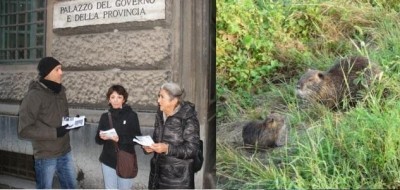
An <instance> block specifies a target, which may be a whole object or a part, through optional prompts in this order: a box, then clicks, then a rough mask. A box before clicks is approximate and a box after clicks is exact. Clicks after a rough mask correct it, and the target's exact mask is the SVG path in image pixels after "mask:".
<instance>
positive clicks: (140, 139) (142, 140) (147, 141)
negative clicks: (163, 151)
mask: <svg viewBox="0 0 400 190" xmlns="http://www.w3.org/2000/svg"><path fill="white" fill-rule="evenodd" d="M133 142H137V143H139V144H141V145H143V146H151V145H152V144H154V141H153V139H152V138H151V137H150V136H149V135H146V136H136V137H135V138H134V139H133Z"/></svg>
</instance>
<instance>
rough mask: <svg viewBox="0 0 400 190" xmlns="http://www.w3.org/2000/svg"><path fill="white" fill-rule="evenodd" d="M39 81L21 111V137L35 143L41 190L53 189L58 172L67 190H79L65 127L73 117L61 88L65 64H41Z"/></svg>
mask: <svg viewBox="0 0 400 190" xmlns="http://www.w3.org/2000/svg"><path fill="white" fill-rule="evenodd" d="M37 69H38V71H39V77H38V80H33V81H32V82H31V83H30V84H29V90H28V93H27V94H26V96H25V97H24V99H23V100H22V103H21V106H20V110H19V118H18V119H19V123H18V136H19V137H20V138H23V139H28V140H30V141H31V142H32V146H33V155H34V158H35V174H36V175H35V176H36V188H37V189H52V188H53V177H54V173H55V172H56V171H57V174H58V175H57V176H59V181H60V186H61V188H63V189H74V188H77V181H76V171H75V164H74V162H73V160H72V154H71V145H70V137H69V133H68V132H69V129H67V127H68V125H65V126H61V123H62V118H63V117H67V116H68V115H69V111H68V102H67V97H66V94H65V87H64V86H63V85H62V84H61V78H62V69H61V63H60V62H59V61H58V60H56V59H54V58H53V57H45V58H43V59H41V60H40V61H39V64H38V67H37Z"/></svg>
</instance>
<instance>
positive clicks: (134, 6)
mask: <svg viewBox="0 0 400 190" xmlns="http://www.w3.org/2000/svg"><path fill="white" fill-rule="evenodd" d="M160 19H165V0H75V1H64V2H59V3H56V4H54V10H53V28H68V27H77V26H87V25H98V24H110V23H124V22H133V21H153V20H160Z"/></svg>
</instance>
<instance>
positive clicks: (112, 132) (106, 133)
mask: <svg viewBox="0 0 400 190" xmlns="http://www.w3.org/2000/svg"><path fill="white" fill-rule="evenodd" d="M100 134H101V135H102V134H104V135H106V136H107V137H108V138H112V137H114V136H118V134H117V132H116V131H115V129H114V128H112V129H110V130H107V131H100Z"/></svg>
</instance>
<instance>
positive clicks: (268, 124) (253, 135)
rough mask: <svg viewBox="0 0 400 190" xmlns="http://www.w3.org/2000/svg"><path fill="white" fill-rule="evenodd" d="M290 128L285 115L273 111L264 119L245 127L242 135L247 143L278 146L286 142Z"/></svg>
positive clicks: (259, 145)
mask: <svg viewBox="0 0 400 190" xmlns="http://www.w3.org/2000/svg"><path fill="white" fill-rule="evenodd" d="M287 132H288V129H287V127H286V121H285V117H284V116H282V115H280V114H277V113H271V114H270V115H269V116H268V117H267V118H266V119H265V120H264V121H253V122H249V123H247V124H246V125H245V126H244V127H243V131H242V137H243V142H244V144H245V145H257V146H258V147H263V148H266V147H276V146H282V145H284V144H285V141H286V137H287Z"/></svg>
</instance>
